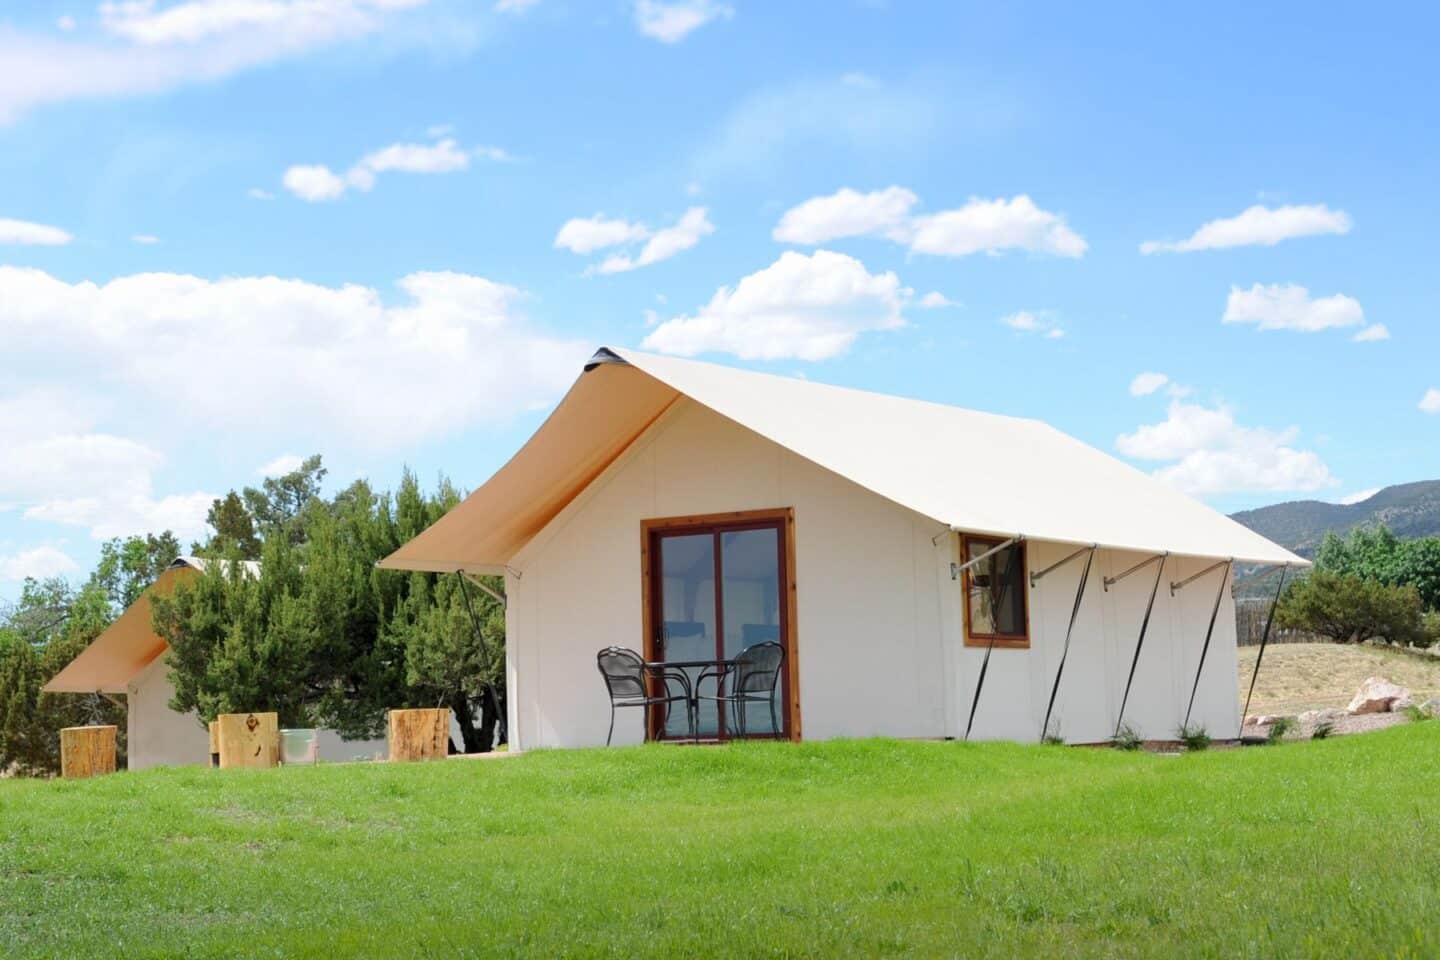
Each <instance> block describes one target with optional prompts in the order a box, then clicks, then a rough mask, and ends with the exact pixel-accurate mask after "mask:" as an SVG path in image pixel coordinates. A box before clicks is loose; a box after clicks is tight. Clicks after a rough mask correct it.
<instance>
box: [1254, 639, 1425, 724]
mask: <svg viewBox="0 0 1440 960" xmlns="http://www.w3.org/2000/svg"><path fill="white" fill-rule="evenodd" d="M1259 651H1260V648H1259V647H1258V646H1252V647H1241V648H1240V650H1239V658H1238V659H1239V674H1240V696H1241V697H1244V696H1245V690H1246V688H1247V687H1248V686H1249V684H1250V676H1251V674H1252V673H1253V672H1254V670H1255V657H1256V654H1258V653H1259ZM1375 676H1380V677H1385V678H1386V679H1387V680H1393V681H1395V682H1396V683H1398V684H1400V686H1402V687H1405V688H1406V689H1408V690H1409V691H1410V693H1411V694H1412V695H1413V696H1414V697H1415V702H1416V703H1423V702H1424V701H1425V700H1427V699H1428V698H1430V697H1433V696H1440V657H1436V656H1432V655H1430V654H1428V653H1424V652H1422V651H1419V650H1406V649H1391V648H1389V647H1378V646H1369V645H1365V644H1356V645H1350V644H1337V643H1278V644H1272V645H1271V646H1269V647H1267V648H1266V650H1265V660H1264V662H1263V663H1262V664H1261V666H1260V675H1259V676H1258V677H1257V678H1256V680H1255V699H1254V700H1253V701H1251V703H1250V712H1251V713H1252V714H1256V713H1299V712H1300V711H1301V710H1316V709H1320V708H1322V707H1344V706H1345V705H1346V704H1348V703H1349V702H1350V698H1351V697H1353V696H1355V691H1356V690H1359V689H1360V684H1361V683H1363V682H1364V681H1365V678H1366V677H1375Z"/></svg>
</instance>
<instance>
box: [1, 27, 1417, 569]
mask: <svg viewBox="0 0 1440 960" xmlns="http://www.w3.org/2000/svg"><path fill="white" fill-rule="evenodd" d="M1255 6H1256V5H1251V4H1208V5H1201V6H1195V7H1193V8H1186V9H1180V8H1178V7H1176V5H1171V4H1164V5H1162V4H1145V3H1134V4H1111V5H1106V6H1105V7H1104V8H1103V10H1102V11H1100V12H1098V13H1097V12H1096V11H1094V10H1085V9H1081V8H1080V5H1075V4H1058V3H1057V4H1023V3H1015V4H997V5H980V4H961V3H934V4H922V3H906V2H901V0H891V2H879V0H871V2H861V0H855V2H845V0H832V2H823V3H822V2H815V3H801V2H794V3H758V2H749V0H725V2H719V0H678V2H661V0H648V2H647V0H640V2H632V0H595V2H578V0H529V2H525V0H501V2H499V3H493V2H487V3H459V2H446V0H429V2H426V0H140V2H129V3H126V2H120V3H103V4H99V5H98V6H97V5H96V4H94V3H80V2H55V3H51V2H29V3H15V4H8V5H6V7H5V8H4V10H3V11H0V358H3V359H0V363H3V370H4V376H3V379H0V597H5V596H13V595H14V593H15V592H16V591H17V590H18V585H19V584H18V578H19V577H21V576H23V575H24V574H25V573H27V572H29V573H35V574H41V575H43V574H51V573H66V574H71V575H75V576H79V575H81V574H82V573H83V571H84V570H86V569H88V567H89V566H90V564H91V563H92V562H93V559H94V556H95V554H96V552H97V550H98V544H99V542H100V541H101V540H102V539H104V538H105V537H108V536H114V535H121V534H125V533H131V532H140V531H143V530H146V529H158V528H163V527H166V526H170V527H173V528H175V529H176V530H177V531H178V532H180V533H181V534H182V536H183V537H184V538H185V539H187V540H188V539H190V538H192V537H194V536H196V535H197V534H198V533H199V532H200V525H201V522H202V521H203V516H204V508H205V506H206V505H208V502H209V499H210V498H211V497H213V496H215V495H217V494H221V493H223V492H224V491H225V490H227V489H229V488H231V487H238V486H242V485H245V484H253V483H257V482H258V481H259V479H260V477H261V475H262V474H263V472H264V470H265V469H266V468H267V467H275V466H277V465H279V466H283V465H284V462H285V460H286V459H287V458H294V457H298V456H300V455H304V454H307V453H311V452H320V453H323V454H324V455H325V458H326V461H327V463H328V464H329V466H330V467H331V470H332V474H331V476H332V480H333V481H334V482H335V483H337V484H339V483H344V482H347V481H348V480H349V479H352V478H353V477H356V476H362V475H363V476H368V477H370V478H371V479H372V480H374V481H375V482H376V483H377V484H378V485H380V486H382V487H389V486H392V485H393V484H394V482H395V480H396V479H397V477H398V474H399V471H400V469H401V466H402V465H406V464H408V465H410V466H411V467H413V468H415V469H416V470H417V471H418V472H419V473H420V474H421V476H422V477H424V478H433V477H434V476H436V475H438V474H439V473H442V472H443V473H445V474H447V475H449V476H450V477H451V478H452V479H454V480H455V481H456V482H457V483H459V484H460V485H462V486H464V487H473V486H475V485H478V484H479V483H480V482H482V481H483V480H484V479H485V478H486V477H487V476H488V475H489V474H490V472H491V471H492V470H494V469H495V468H496V467H497V466H498V465H499V464H500V463H502V462H503V461H504V460H505V458H506V457H508V455H509V454H510V453H511V452H513V450H514V449H515V448H516V447H517V446H518V445H519V444H520V443H521V442H523V440H524V438H525V437H526V436H527V435H528V434H529V432H530V431H531V430H533V429H534V427H535V426H536V425H537V424H538V423H539V421H540V420H541V419H542V418H543V416H544V414H545V411H546V410H547V409H548V407H549V405H551V404H553V403H554V401H555V400H556V399H558V397H559V395H560V393H561V392H563V389H564V387H565V386H566V385H568V383H569V382H570V381H571V380H572V379H573V378H574V376H575V375H576V374H577V372H578V364H579V363H580V361H581V360H583V358H584V357H585V356H587V355H588V354H589V353H590V352H591V351H592V350H593V349H594V348H595V347H596V346H598V345H600V344H610V343H613V344H619V345H626V346H642V345H643V346H645V347H646V348H648V349H658V350H665V351H670V352H678V353H682V354H686V355H695V356H699V357H702V358H705V359H713V360H717V361H719V362H725V363H734V364H741V365H746V366H753V367H756V368H759V369H766V370H772V371H774V372H778V373H783V374H798V375H803V376H807V377H810V378H813V379H816V380H824V381H829V382H834V383H841V384H845V385H849V386H856V387H862V388H867V389H873V390H880V391H885V392H892V393H901V394H906V395H911V396H918V397H924V398H927V399H933V400H938V401H943V402H947V403H954V404H959V405H962V406H969V407H975V408H979V409H985V410H992V411H997V412H1005V413H1012V414H1019V415H1026V416H1034V417H1040V418H1042V419H1045V420H1048V421H1050V422H1051V423H1053V424H1055V425H1056V426H1058V427H1060V428H1062V429H1064V430H1066V431H1068V432H1070V433H1072V434H1074V435H1076V436H1078V437H1080V438H1081V439H1083V440H1085V441H1087V442H1089V443H1091V444H1093V445H1095V446H1097V447H1099V448H1101V449H1104V450H1106V451H1109V452H1111V453H1113V454H1116V455H1120V456H1124V457H1125V458H1127V459H1129V460H1130V461H1131V462H1133V463H1135V464H1136V465H1138V466H1141V467H1143V468H1144V469H1147V470H1151V471H1155V472H1156V473H1157V474H1158V475H1159V476H1161V477H1162V478H1163V479H1164V480H1165V481H1166V482H1170V483H1174V484H1176V485H1177V486H1179V487H1181V488H1182V489H1186V490H1188V491H1190V492H1192V493H1194V494H1195V495H1196V496H1199V497H1201V498H1202V499H1204V500H1206V501H1207V502H1209V503H1211V504H1213V505H1215V506H1216V507H1219V508H1221V509H1225V510H1234V509H1239V508H1243V507H1246V506H1252V505H1257V504H1261V503H1268V502H1273V501H1277V500H1283V499H1294V498H1298V497H1316V498H1319V499H1329V500H1339V499H1342V498H1346V497H1350V496H1353V495H1355V494H1357V493H1360V492H1362V491H1365V490H1367V489H1371V488H1375V487H1379V486H1383V485H1386V484H1390V483H1396V482H1404V481H1409V480H1417V479H1430V478H1434V477H1436V476H1440V443H1437V442H1436V439H1437V433H1440V369H1437V365H1436V359H1435V358H1436V357H1437V355H1440V350H1437V348H1440V333H1437V329H1436V323H1435V319H1434V318H1435V311H1436V305H1437V293H1436V287H1435V280H1434V276H1435V271H1434V266H1433V262H1434V249H1435V246H1434V241H1433V232H1434V229H1435V224H1436V223H1437V221H1440V200H1437V194H1436V191H1435V188H1434V170H1435V169H1436V161H1437V156H1436V154H1437V145H1440V132H1437V127H1436V124H1435V122H1434V119H1435V112H1434V103H1435V99H1436V95H1437V92H1440V91H1437V77H1440V71H1437V68H1436V66H1435V65H1434V57H1433V53H1432V51H1431V50H1430V49H1429V47H1430V43H1429V38H1432V37H1433V36H1434V35H1435V28H1436V26H1437V24H1436V23H1435V20H1436V19H1437V17H1436V14H1435V13H1434V11H1433V10H1432V9H1431V8H1430V7H1428V6H1424V5H1415V6H1413V7H1403V6H1391V5H1384V4H1381V5H1372V6H1371V7H1367V8H1366V10H1365V11H1364V12H1363V14H1361V13H1357V12H1356V11H1355V10H1354V9H1353V8H1350V7H1348V6H1342V5H1338V4H1337V5H1333V6H1331V5H1325V4H1299V3H1296V4H1280V5H1275V6H1273V7H1271V8H1269V9H1265V10H1258V9H1255ZM1142 250H1148V251H1150V252H1142ZM1357 338H1358V339H1357ZM1142 374H1149V375H1150V376H1147V377H1141V375H1142ZM1137 378H1138V379H1137ZM981 466H983V464H981Z"/></svg>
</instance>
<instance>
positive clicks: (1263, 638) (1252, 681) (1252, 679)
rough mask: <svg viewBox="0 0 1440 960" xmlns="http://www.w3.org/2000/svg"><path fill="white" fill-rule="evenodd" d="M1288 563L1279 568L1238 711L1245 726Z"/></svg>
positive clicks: (1241, 723)
mask: <svg viewBox="0 0 1440 960" xmlns="http://www.w3.org/2000/svg"><path fill="white" fill-rule="evenodd" d="M1289 572H1290V564H1288V563H1287V564H1285V565H1284V566H1283V567H1281V568H1280V585H1279V586H1277V587H1276V588H1275V597H1274V599H1273V600H1271V601H1270V614H1269V616H1267V617H1266V618H1265V630H1264V632H1262V633H1261V634H1260V650H1259V652H1257V653H1256V654H1255V669H1254V670H1253V671H1251V673H1250V690H1249V692H1248V693H1246V694H1245V708H1244V709H1243V710H1241V711H1240V726H1241V727H1244V726H1245V715H1246V714H1248V713H1249V712H1250V698H1251V697H1252V696H1254V695H1255V678H1256V677H1258V676H1260V661H1261V660H1263V659H1265V644H1267V643H1269V642H1270V625H1271V624H1272V623H1274V622H1275V608H1276V607H1277V606H1279V605H1280V594H1281V592H1283V591H1284V589H1285V574H1287V573H1289Z"/></svg>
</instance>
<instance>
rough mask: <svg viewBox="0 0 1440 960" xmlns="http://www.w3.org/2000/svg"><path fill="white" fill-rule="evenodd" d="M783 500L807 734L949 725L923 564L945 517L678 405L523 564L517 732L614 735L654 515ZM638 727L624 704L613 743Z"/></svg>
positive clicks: (582, 742) (534, 743) (512, 676)
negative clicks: (648, 523)
mask: <svg viewBox="0 0 1440 960" xmlns="http://www.w3.org/2000/svg"><path fill="white" fill-rule="evenodd" d="M772 507H792V508H793V509H794V511H795V529H796V537H795V552H796V557H795V566H796V593H797V598H798V610H797V621H798V622H797V624H796V627H797V629H796V638H797V650H798V658H799V669H800V683H799V686H800V702H801V714H802V724H803V730H802V735H803V736H804V737H806V738H809V739H818V738H826V737H836V736H866V735H875V734H882V733H883V734H889V735H893V736H902V737H922V736H936V735H938V731H939V730H940V729H941V727H942V725H943V715H942V704H943V702H944V691H943V686H944V684H943V680H944V677H943V673H942V671H940V670H939V669H937V666H938V662H939V657H940V644H939V631H938V628H937V603H936V596H935V586H934V579H933V578H920V577H917V575H916V573H917V570H923V569H924V562H925V557H926V556H928V555H929V554H930V552H931V551H932V547H931V544H930V537H931V536H933V535H934V534H935V533H936V532H937V531H939V530H941V529H943V528H942V527H941V526H940V525H939V524H936V523H935V522H934V521H931V520H928V519H927V518H924V517H921V516H919V515H918V514H915V513H913V512H912V511H909V510H906V509H905V508H903V507H899V506H897V505H895V504H893V503H891V502H890V501H888V500H885V499H883V498H881V497H878V496H876V495H874V494H872V493H870V492H868V491H866V490H864V489H862V488H860V487H858V486H856V485H855V484H853V483H851V482H849V481H848V480H845V479H843V478H841V477H839V476H837V475H836V474H833V473H831V472H829V471H827V470H823V469H821V468H819V467H817V466H815V465H814V464H812V463H809V462H808V461H806V460H803V459H801V458H800V457H798V456H796V455H795V454H792V453H790V452H789V451H786V450H784V449H783V448H781V447H779V446H777V445H776V444H773V443H771V442H770V441H768V440H765V439H764V438H762V437H760V436H758V435H756V434H754V433H752V432H751V431H749V430H746V429H745V428H743V427H740V426H738V425H736V424H734V423H733V422H731V421H729V420H726V419H725V418H723V417H721V416H719V415H718V414H715V413H713V412H711V411H709V410H707V409H705V408H704V407H701V406H700V405H698V404H695V403H693V402H691V401H688V400H682V401H680V402H678V403H677V404H676V405H675V406H674V407H672V408H671V410H670V411H668V412H667V413H666V414H665V415H664V416H663V417H662V418H661V419H660V420H659V421H658V422H657V423H656V424H655V425H654V426H652V427H651V428H650V430H649V431H648V432H647V433H646V434H645V435H644V436H643V437H642V438H641V439H639V440H638V441H637V442H636V443H635V444H634V445H633V446H632V447H631V448H630V449H629V450H628V451H626V453H625V454H624V455H623V456H622V457H621V458H620V459H618V460H617V461H616V462H615V463H614V464H612V465H611V466H610V468H609V469H608V470H607V471H606V472H605V473H604V474H603V475H602V476H601V477H600V478H599V479H598V480H596V481H595V483H593V484H592V485H591V486H590V487H589V488H588V489H587V490H586V491H585V492H584V493H583V494H582V495H581V496H580V497H578V498H576V500H575V501H574V502H572V503H571V504H570V505H569V506H568V507H567V508H566V509H565V510H564V511H562V513H561V514H560V515H559V516H557V517H556V518H555V520H553V521H552V522H551V523H550V524H549V525H548V526H547V527H546V529H545V530H544V531H542V532H541V534H540V535H539V536H538V537H536V538H535V540H533V541H532V542H531V543H530V544H528V545H527V547H526V548H525V550H523V551H521V553H520V554H519V555H518V556H517V557H516V559H515V562H514V563H512V565H511V566H512V567H513V568H515V569H517V570H519V571H520V573H521V576H520V577H518V578H517V577H516V576H515V575H514V573H513V572H512V573H511V574H510V575H509V576H507V580H506V590H507V596H508V599H509V603H508V607H507V642H506V648H507V655H508V658H509V663H508V677H509V681H510V683H511V684H512V686H511V687H510V691H509V701H510V731H511V736H512V738H514V742H516V743H517V745H518V746H519V747H521V748H522V749H532V748H535V747H552V746H567V747H569V746H593V745H597V744H603V743H604V742H605V733H606V726H607V724H608V720H609V706H608V701H607V698H606V694H605V688H604V684H603V683H602V681H601V679H600V676H599V673H598V672H597V670H596V668H595V653H596V651H597V650H599V649H600V648H601V647H604V646H607V645H609V644H618V645H622V646H627V647H631V648H634V649H640V648H641V647H642V644H643V637H642V635H641V630H642V626H641V614H642V611H641V573H640V571H641V563H640V538H641V534H640V529H641V521H642V520H645V519H654V518H663V517H675V516H691V515H696V514H707V513H717V512H727V511H737V510H752V509H766V508H772ZM641 735H642V723H641V718H640V716H639V711H637V710H627V711H621V712H620V714H619V717H618V719H617V721H616V731H615V742H616V743H634V742H639V741H640V739H641Z"/></svg>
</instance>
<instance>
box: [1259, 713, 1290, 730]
mask: <svg viewBox="0 0 1440 960" xmlns="http://www.w3.org/2000/svg"><path fill="white" fill-rule="evenodd" d="M1294 719H1295V718H1294V717H1292V716H1290V715H1288V714H1284V713H1265V714H1261V715H1260V716H1259V717H1257V718H1256V719H1255V724H1256V725H1257V726H1261V727H1273V726H1274V725H1275V724H1276V723H1278V722H1280V721H1281V720H1291V721H1293V720H1294Z"/></svg>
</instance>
